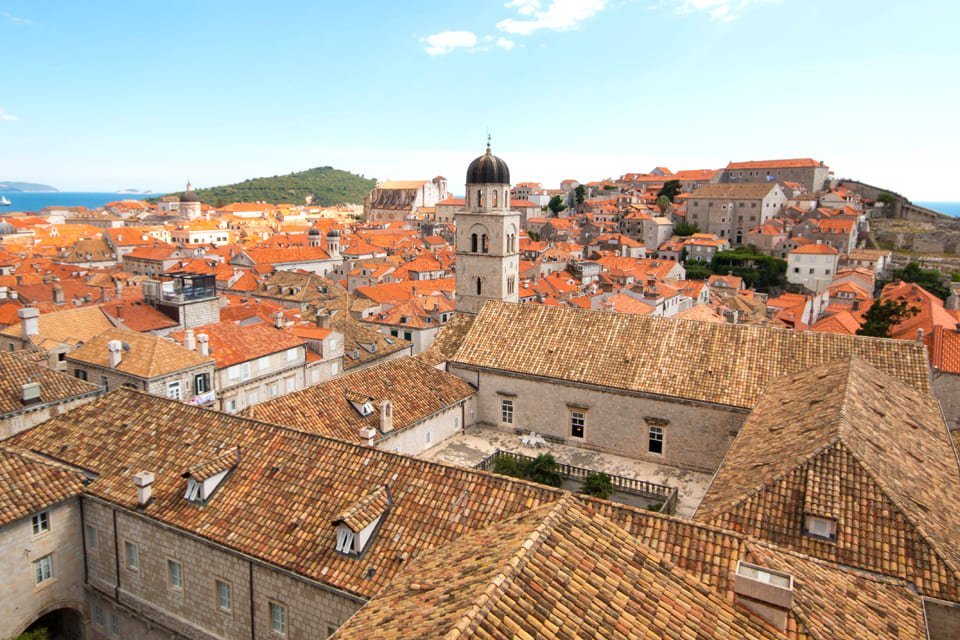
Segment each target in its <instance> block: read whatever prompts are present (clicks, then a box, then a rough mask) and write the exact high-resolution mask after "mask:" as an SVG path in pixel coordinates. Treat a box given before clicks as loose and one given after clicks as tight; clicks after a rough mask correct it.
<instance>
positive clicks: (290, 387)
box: [283, 378, 297, 393]
mask: <svg viewBox="0 0 960 640" xmlns="http://www.w3.org/2000/svg"><path fill="white" fill-rule="evenodd" d="M283 383H284V385H285V386H286V392H287V393H293V392H294V391H296V390H297V379H296V378H287V379H286V380H284V381H283Z"/></svg>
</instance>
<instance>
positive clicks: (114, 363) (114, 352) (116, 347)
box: [107, 340, 123, 369]
mask: <svg viewBox="0 0 960 640" xmlns="http://www.w3.org/2000/svg"><path fill="white" fill-rule="evenodd" d="M107 351H108V352H109V353H110V368H111V369H116V368H117V367H118V366H119V365H120V360H121V359H123V354H122V353H121V352H122V351H123V343H122V342H120V341H119V340H111V341H110V342H108V343H107Z"/></svg>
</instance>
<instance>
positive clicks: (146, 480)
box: [133, 471, 153, 507]
mask: <svg viewBox="0 0 960 640" xmlns="http://www.w3.org/2000/svg"><path fill="white" fill-rule="evenodd" d="M133 484H135V485H136V487H137V505H139V506H141V507H144V506H146V504H147V503H148V502H150V495H151V494H152V493H153V490H152V489H151V488H150V487H151V485H152V484H153V474H152V473H151V472H149V471H141V472H139V473H136V474H134V476H133Z"/></svg>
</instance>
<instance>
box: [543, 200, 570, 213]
mask: <svg viewBox="0 0 960 640" xmlns="http://www.w3.org/2000/svg"><path fill="white" fill-rule="evenodd" d="M547 208H548V209H550V211H552V212H553V215H557V214H559V213H560V212H561V211H563V210H564V209H566V208H567V205H566V204H564V202H563V197H562V196H553V197H552V198H550V202H548V203H547Z"/></svg>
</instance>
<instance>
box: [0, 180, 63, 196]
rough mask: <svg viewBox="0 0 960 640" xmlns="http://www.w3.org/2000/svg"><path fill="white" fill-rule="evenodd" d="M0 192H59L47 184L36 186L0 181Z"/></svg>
mask: <svg viewBox="0 0 960 640" xmlns="http://www.w3.org/2000/svg"><path fill="white" fill-rule="evenodd" d="M0 191H9V192H22V193H27V192H36V193H56V192H58V191H59V189H57V188H55V187H51V186H50V185H48V184H37V183H36V182H14V181H13V180H0Z"/></svg>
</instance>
